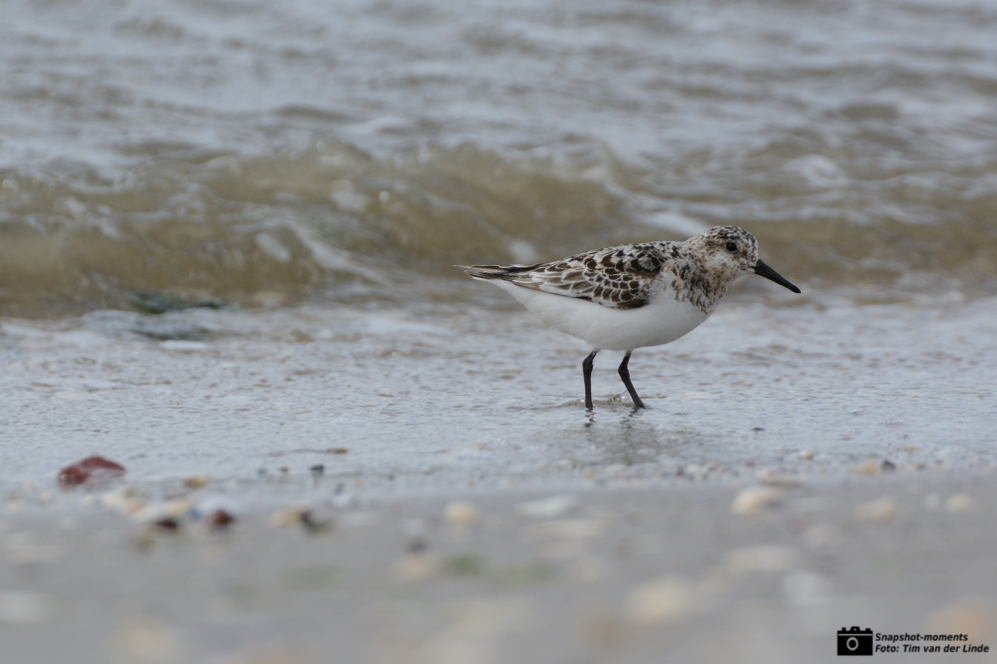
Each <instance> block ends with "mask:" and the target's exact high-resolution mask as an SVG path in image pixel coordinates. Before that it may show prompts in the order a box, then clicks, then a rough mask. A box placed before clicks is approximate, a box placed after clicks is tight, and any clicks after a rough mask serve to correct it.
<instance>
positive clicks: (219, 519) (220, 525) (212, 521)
mask: <svg viewBox="0 0 997 664" xmlns="http://www.w3.org/2000/svg"><path fill="white" fill-rule="evenodd" d="M233 523H235V517H234V516H232V515H231V514H229V513H228V512H226V511H225V510H221V509H219V510H215V511H214V513H212V514H211V516H209V517H208V525H209V526H211V528H213V529H215V530H225V529H226V528H228V527H229V526H231V525H232V524H233Z"/></svg>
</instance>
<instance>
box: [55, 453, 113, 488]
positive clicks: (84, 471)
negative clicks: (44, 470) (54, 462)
mask: <svg viewBox="0 0 997 664" xmlns="http://www.w3.org/2000/svg"><path fill="white" fill-rule="evenodd" d="M124 474H125V467H124V466H122V465H121V464H117V463H114V462H113V461H108V460H107V459H105V458H104V457H99V456H92V457H87V458H86V459H83V460H82V461H77V462H76V463H74V464H73V465H71V466H66V467H65V468H63V469H62V470H60V471H59V477H58V480H59V484H64V485H66V486H75V485H77V484H83V483H84V482H88V481H98V480H106V479H111V478H113V477H121V476H122V475H124Z"/></svg>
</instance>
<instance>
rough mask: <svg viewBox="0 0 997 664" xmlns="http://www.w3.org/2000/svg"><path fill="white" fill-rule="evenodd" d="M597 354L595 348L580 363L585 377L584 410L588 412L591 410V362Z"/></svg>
mask: <svg viewBox="0 0 997 664" xmlns="http://www.w3.org/2000/svg"><path fill="white" fill-rule="evenodd" d="M598 352H599V349H598V348H596V349H595V350H594V351H592V352H591V353H589V356H588V357H586V358H585V360H584V361H583V362H582V375H583V376H585V408H586V409H588V410H592V362H593V360H595V354H596V353H598Z"/></svg>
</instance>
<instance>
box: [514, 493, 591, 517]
mask: <svg viewBox="0 0 997 664" xmlns="http://www.w3.org/2000/svg"><path fill="white" fill-rule="evenodd" d="M577 506H578V498H576V497H575V496H572V495H570V494H566V493H559V494H557V495H554V496H551V497H549V498H543V499H541V500H531V501H528V502H524V503H519V504H518V505H516V514H517V515H519V516H522V517H526V518H527V519H556V518H558V517H562V516H565V515H566V514H567V513H568V512H570V511H571V510H573V509H575V507H577Z"/></svg>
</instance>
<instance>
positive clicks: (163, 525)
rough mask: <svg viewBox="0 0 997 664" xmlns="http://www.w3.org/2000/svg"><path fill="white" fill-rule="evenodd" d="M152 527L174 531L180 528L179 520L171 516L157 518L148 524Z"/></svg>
mask: <svg viewBox="0 0 997 664" xmlns="http://www.w3.org/2000/svg"><path fill="white" fill-rule="evenodd" d="M149 525H150V526H152V527H153V528H156V529H158V530H162V531H164V532H171V533H175V532H177V531H179V530H180V522H179V521H177V520H176V519H175V518H173V517H165V518H163V519H158V520H156V521H153V522H152V523H150V524H149Z"/></svg>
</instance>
